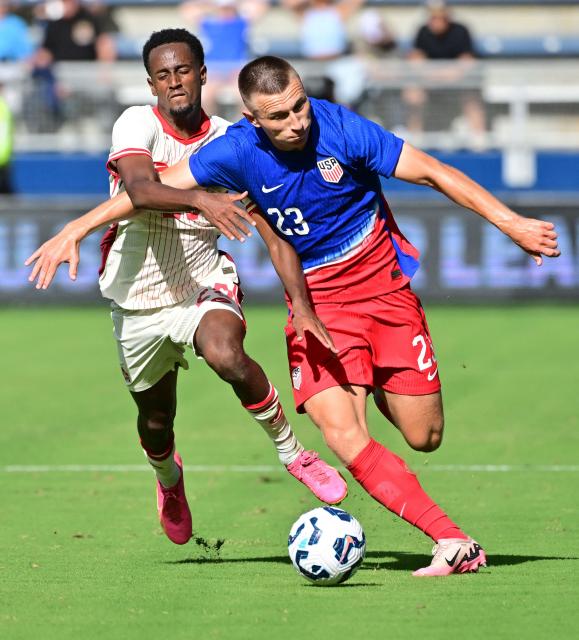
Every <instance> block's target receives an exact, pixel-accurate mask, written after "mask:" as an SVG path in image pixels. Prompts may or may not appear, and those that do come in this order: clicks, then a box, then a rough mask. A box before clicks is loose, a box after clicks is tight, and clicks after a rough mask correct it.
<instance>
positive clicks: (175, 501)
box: [157, 452, 193, 544]
mask: <svg viewBox="0 0 579 640" xmlns="http://www.w3.org/2000/svg"><path fill="white" fill-rule="evenodd" d="M174 457H175V462H176V463H177V466H178V467H179V470H180V471H181V476H180V478H179V482H177V484H176V485H175V486H173V487H169V488H168V489H166V488H165V487H164V486H163V485H162V484H161V483H160V482H159V481H158V480H157V511H158V513H159V521H160V522H161V526H162V527H163V531H164V532H165V533H166V534H167V537H168V538H169V540H171V542H174V543H175V544H185V543H186V542H188V541H189V538H191V536H192V535H193V523H192V522H191V511H189V505H188V504H187V497H186V496H185V484H184V482H183V462H182V460H181V456H180V455H179V454H178V453H177V452H175V456H174Z"/></svg>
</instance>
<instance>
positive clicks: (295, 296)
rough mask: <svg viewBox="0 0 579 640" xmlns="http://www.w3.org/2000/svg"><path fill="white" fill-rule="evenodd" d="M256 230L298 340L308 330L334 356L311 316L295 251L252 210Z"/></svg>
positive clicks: (330, 343)
mask: <svg viewBox="0 0 579 640" xmlns="http://www.w3.org/2000/svg"><path fill="white" fill-rule="evenodd" d="M254 219H255V223H256V228H257V230H258V232H259V234H260V235H261V237H262V238H263V241H264V242H265V244H266V246H267V249H268V251H269V256H270V258H271V262H272V264H273V266H274V269H275V270H276V272H277V274H278V276H279V279H280V280H281V282H282V284H283V286H284V289H285V290H286V292H287V295H288V297H289V299H290V300H291V303H292V324H293V326H294V329H295V331H296V335H297V337H298V340H303V337H304V333H305V332H306V331H309V332H311V333H313V334H314V336H315V337H316V338H317V339H318V340H319V341H320V342H321V343H322V344H323V345H324V346H325V347H327V348H328V349H330V350H331V351H333V352H334V353H337V351H338V350H337V349H336V346H335V345H334V342H333V340H332V338H331V336H330V334H329V333H328V331H327V329H326V327H325V326H324V324H323V323H322V321H321V320H320V319H319V318H318V316H317V315H316V314H315V313H314V311H313V309H312V307H311V304H310V299H309V296H308V289H307V286H306V280H305V277H304V272H303V269H302V263H301V261H300V259H299V256H298V254H297V253H296V252H295V250H294V248H293V247H292V246H291V245H290V244H289V242H285V241H284V240H282V239H281V238H280V237H279V236H277V235H276V234H275V233H274V232H273V230H272V229H271V227H270V226H269V224H268V223H267V222H266V220H265V219H264V218H263V217H262V215H261V214H260V213H259V211H256V210H255V216H254Z"/></svg>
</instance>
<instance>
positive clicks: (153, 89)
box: [147, 78, 157, 97]
mask: <svg viewBox="0 0 579 640" xmlns="http://www.w3.org/2000/svg"><path fill="white" fill-rule="evenodd" d="M147 84H148V85H149V89H151V93H152V94H153V95H154V96H155V97H157V90H156V89H155V85H154V84H153V81H152V80H151V78H147Z"/></svg>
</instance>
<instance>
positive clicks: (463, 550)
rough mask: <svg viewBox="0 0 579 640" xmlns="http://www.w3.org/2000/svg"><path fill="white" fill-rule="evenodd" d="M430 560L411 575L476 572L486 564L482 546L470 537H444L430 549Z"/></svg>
mask: <svg viewBox="0 0 579 640" xmlns="http://www.w3.org/2000/svg"><path fill="white" fill-rule="evenodd" d="M432 555H433V556H434V557H433V558H432V562H431V563H430V565H429V566H428V567H424V568H423V569H418V570H417V571H415V572H414V573H413V574H412V575H413V576H418V577H422V576H449V575H450V574H451V573H476V572H477V571H478V569H479V567H486V566H487V557H486V555H485V552H484V550H483V548H482V547H481V546H480V544H479V543H478V542H475V541H474V540H473V539H472V538H469V539H468V540H461V539H460V538H445V539H443V540H439V541H438V544H436V545H434V548H433V549H432Z"/></svg>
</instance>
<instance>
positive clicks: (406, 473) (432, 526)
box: [348, 439, 468, 542]
mask: <svg viewBox="0 0 579 640" xmlns="http://www.w3.org/2000/svg"><path fill="white" fill-rule="evenodd" d="M348 471H350V473H351V474H352V475H353V476H354V479H355V480H357V481H358V482H359V483H360V484H361V485H362V487H364V489H365V490H366V491H367V492H368V493H369V494H370V495H371V496H372V497H373V498H374V500H377V501H378V502H379V503H380V504H383V505H384V506H385V507H386V508H387V509H389V510H390V511H392V512H393V513H395V514H396V515H397V516H400V517H401V518H403V519H404V520H406V522H409V523H410V524H411V525H414V526H415V527H418V529H420V530H421V531H424V533H426V534H427V535H429V536H430V537H431V538H432V539H433V540H434V541H435V542H438V540H440V539H441V538H464V539H465V540H466V539H468V536H467V535H465V534H464V533H463V532H462V531H461V530H460V529H459V528H458V527H457V526H456V525H455V524H454V522H452V520H451V519H450V518H449V517H448V516H447V515H446V514H445V513H444V512H443V511H442V509H441V508H440V507H439V506H438V505H437V504H436V503H435V502H434V501H433V500H432V499H431V498H430V497H429V496H428V495H427V494H426V492H425V491H424V489H423V488H422V487H421V486H420V483H419V482H418V480H417V479H416V476H415V475H414V474H413V473H412V472H411V471H410V470H409V469H408V467H407V466H406V463H405V462H404V460H402V459H401V458H399V457H398V456H396V455H394V454H393V453H392V452H391V451H388V449H386V447H383V446H382V445H381V444H380V443H379V442H376V440H373V439H371V440H370V442H369V443H368V444H367V445H366V446H365V447H364V449H362V451H360V453H359V454H358V455H357V456H356V459H355V460H354V461H353V462H352V464H350V465H349V466H348Z"/></svg>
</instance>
